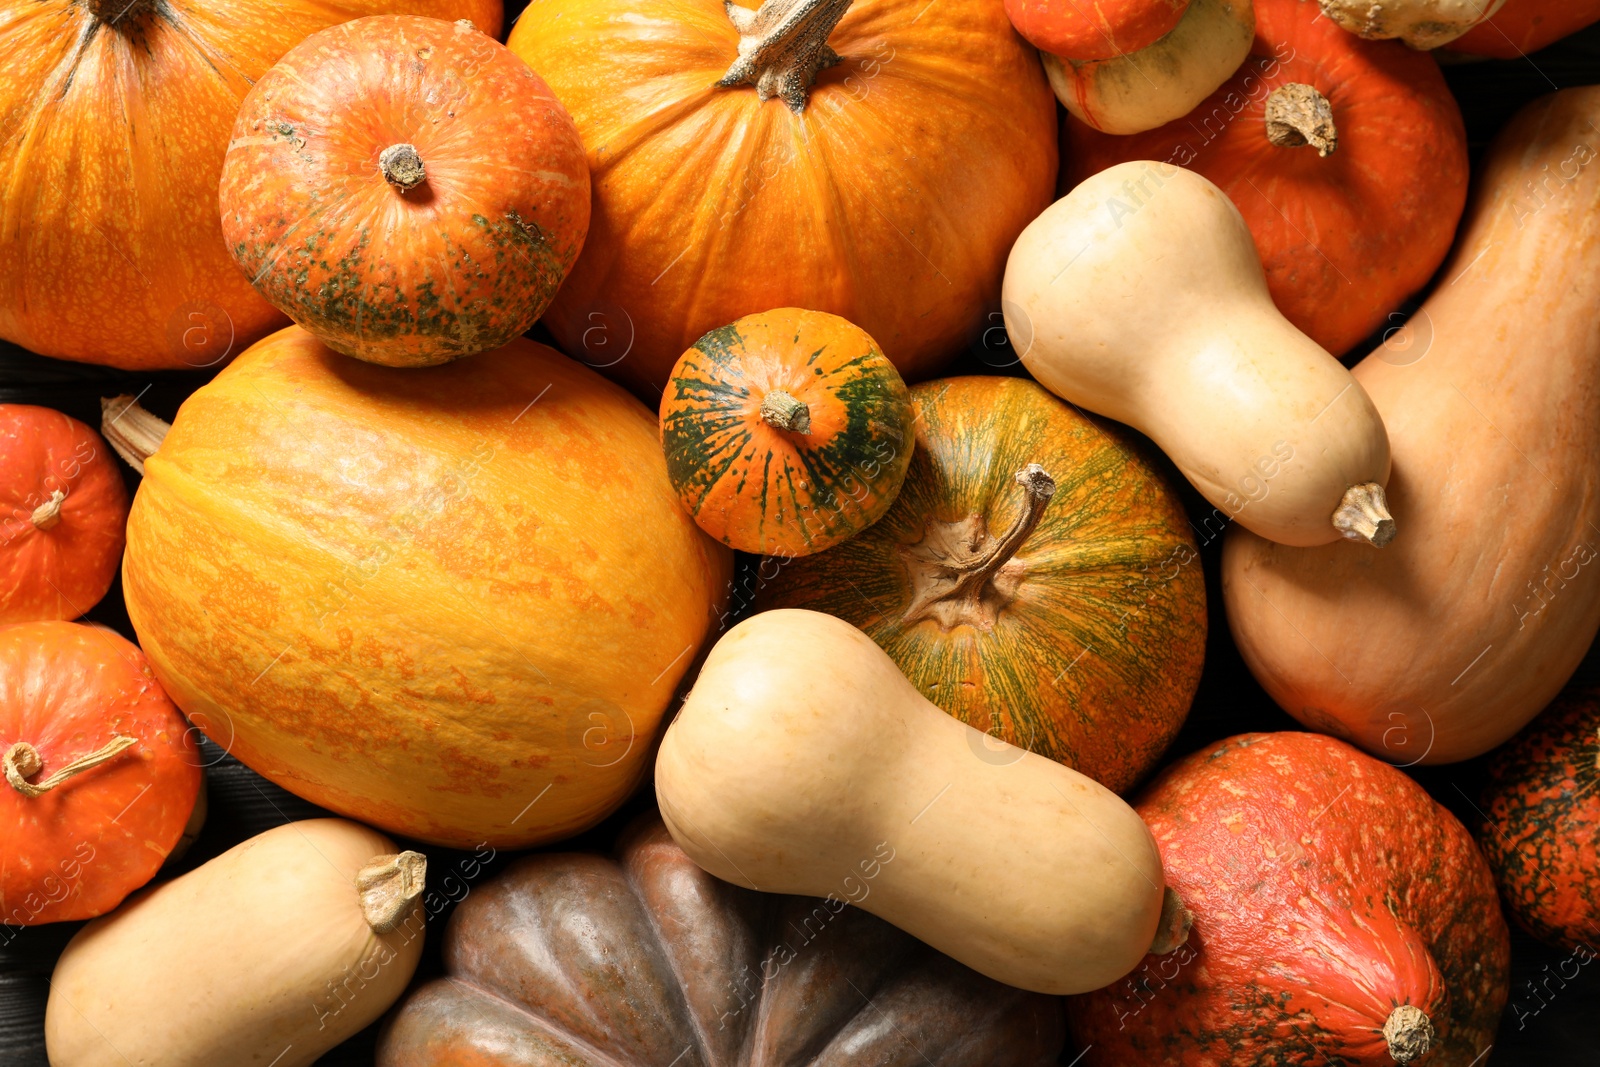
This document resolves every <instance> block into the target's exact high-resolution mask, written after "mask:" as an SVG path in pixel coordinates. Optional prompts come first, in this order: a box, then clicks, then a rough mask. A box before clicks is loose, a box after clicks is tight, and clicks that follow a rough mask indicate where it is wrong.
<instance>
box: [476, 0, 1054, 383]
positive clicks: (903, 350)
mask: <svg viewBox="0 0 1600 1067" xmlns="http://www.w3.org/2000/svg"><path fill="white" fill-rule="evenodd" d="M752 7H754V4H753V3H752V2H751V0H737V2H736V3H735V4H734V5H732V6H731V8H730V9H728V10H725V9H724V6H723V3H722V0H534V2H533V3H531V4H530V5H529V6H528V8H527V10H526V11H524V12H523V14H522V16H521V17H520V18H519V19H518V21H517V24H516V26H515V27H514V28H513V29H512V31H511V36H510V39H509V41H508V45H509V47H510V48H511V50H512V51H513V52H516V53H517V54H518V55H520V56H521V57H522V58H523V59H524V60H526V61H527V62H528V65H529V66H531V67H533V69H534V70H537V71H538V72H539V73H540V74H541V75H542V76H543V77H544V78H545V80H546V81H548V82H549V83H550V86H551V88H553V89H554V90H555V92H556V95H557V96H559V97H560V98H561V101H562V103H563V104H565V105H566V107H567V110H568V111H570V112H571V113H572V117H573V119H574V120H576V122H577V124H578V132H579V133H580V134H581V135H582V137H583V143H584V147H585V148H586V149H587V150H588V153H589V165H590V171H591V174H592V178H593V189H594V214H593V218H592V221H591V224H590V229H589V236H588V240H587V242H586V244H585V246H584V252H583V255H581V256H580V257H579V258H578V262H577V265H576V266H575V267H574V268H573V271H572V274H571V275H570V276H569V277H568V279H567V281H566V283H565V284H564V285H563V286H562V288H561V291H560V292H559V293H558V294H557V295H556V298H555V300H554V302H552V304H551V305H550V310H549V311H548V312H546V314H545V317H544V321H545V324H546V325H547V326H549V327H550V329H551V331H552V332H553V333H554V334H555V336H556V337H557V339H558V340H559V341H560V342H561V346H562V347H563V348H564V349H566V350H567V351H569V352H572V353H574V354H575V355H579V356H580V357H581V358H584V359H585V360H587V361H589V362H591V363H592V364H593V365H594V366H597V367H600V368H602V369H603V370H604V372H605V373H606V374H607V375H609V376H611V377H614V378H616V379H617V380H618V381H621V382H623V383H625V384H626V385H627V386H628V387H629V388H630V389H633V390H634V391H635V392H636V393H638V394H639V395H640V396H643V397H646V398H647V400H648V401H649V402H651V403H654V402H655V399H656V397H657V396H658V395H659V393H660V391H661V390H662V389H663V387H664V386H665V385H666V381H667V376H668V373H669V372H670V370H671V368H672V366H673V364H674V363H675V362H676V361H677V359H678V357H679V356H681V355H682V354H683V353H684V351H685V350H686V349H688V348H689V347H690V346H691V345H693V344H694V342H695V340H696V339H698V338H699V337H701V336H702V335H703V334H705V333H706V331H708V330H712V329H715V328H716V327H719V326H723V325H725V324H727V323H729V322H732V321H734V320H735V319H738V318H740V317H742V316H744V315H748V314H754V313H757V312H761V311H765V310H767V309H769V308H781V307H800V308H809V309H811V310H813V311H825V312H828V313H830V314H834V315H839V316H840V317H842V318H845V319H848V320H849V321H851V322H853V323H855V324H856V325H857V326H859V327H861V328H862V329H863V330H865V331H866V332H867V333H868V334H870V335H871V336H872V337H873V338H874V339H875V340H876V341H877V342H878V343H879V345H881V346H882V348H883V351H884V353H885V354H886V355H887V356H888V357H889V358H890V359H891V360H892V361H893V362H894V364H895V366H896V367H897V368H898V369H899V371H900V373H901V374H902V375H904V376H905V378H906V379H907V380H908V381H915V380H917V379H919V378H925V377H928V376H929V375H930V374H932V373H935V372H937V370H938V369H939V368H940V366H941V365H943V364H944V363H945V362H946V361H947V360H948V359H949V358H950V357H951V356H953V355H954V354H955V353H956V352H957V351H959V350H961V349H962V348H963V347H964V346H965V345H966V344H967V341H968V338H969V336H970V334H971V333H972V331H974V330H975V329H978V328H980V324H981V322H982V321H983V316H984V314H985V313H986V312H988V311H989V310H991V309H992V308H993V307H994V306H995V305H997V304H998V301H999V297H1000V275H1001V272H1002V270H1003V269H1004V266H1005V256H1006V250H1007V249H1008V248H1009V247H1010V245H1011V242H1012V241H1013V240H1014V239H1015V238H1016V235H1017V234H1018V233H1019V232H1020V231H1021V230H1022V227H1023V226H1025V225H1026V224H1027V222H1028V220H1029V219H1031V218H1033V217H1034V216H1035V215H1037V214H1038V213H1039V211H1040V210H1042V209H1043V208H1044V206H1045V205H1046V204H1048V203H1049V202H1050V198H1051V195H1052V192H1053V190H1054V187H1055V173H1056V167H1057V160H1056V158H1055V154H1054V153H1055V136H1056V134H1055V128H1054V127H1055V106H1054V103H1053V101H1052V100H1051V96H1050V90H1049V88H1048V86H1047V85H1046V84H1045V79H1044V76H1043V73H1042V71H1041V70H1040V68H1039V61H1038V57H1037V55H1036V54H1035V53H1034V52H1033V50H1032V49H1030V48H1029V47H1028V46H1027V44H1026V43H1025V42H1023V40H1022V39H1021V38H1020V37H1018V36H1017V34H1016V32H1015V31H1014V30H1013V29H1012V28H1011V26H1010V23H1009V22H1008V21H1007V20H1006V16H1005V11H1004V10H1003V8H1002V6H1001V4H1000V3H998V2H997V0H946V2H944V3H941V4H940V5H939V7H938V8H936V9H935V10H934V11H932V12H930V13H929V14H928V17H925V18H922V17H919V16H920V15H921V14H922V13H923V11H924V10H925V9H926V7H927V4H926V0H855V2H854V3H851V4H846V3H843V2H841V0H772V2H769V3H768V5H767V8H766V9H764V10H766V11H767V13H768V16H767V18H766V20H764V21H762V22H761V24H760V25H759V26H752V27H750V28H749V29H750V33H749V34H748V35H747V36H746V37H745V38H744V41H745V43H744V44H741V35H740V32H739V31H738V30H736V29H735V27H734V24H733V21H732V20H731V18H730V10H731V12H733V13H734V14H735V15H736V16H737V17H739V18H740V19H741V21H744V20H748V19H751V18H752V17H753V16H752V14H751V12H750V10H749V9H750V8H752ZM846 8H848V10H846ZM802 9H803V13H802ZM740 13H742V14H740ZM783 13H792V14H800V17H798V19H797V21H795V22H794V24H793V25H794V26H795V28H796V30H797V32H802V33H824V32H825V28H824V25H823V24H824V23H829V24H831V21H832V20H837V26H836V27H835V28H833V29H832V30H831V32H826V34H825V35H826V40H827V46H828V47H829V48H831V49H832V50H833V53H836V54H837V55H838V56H839V57H841V59H840V62H838V63H837V64H835V65H832V66H824V67H823V68H822V69H821V70H820V72H818V73H816V74H815V84H813V85H811V87H810V89H809V92H806V91H805V90H804V86H805V85H806V84H809V82H810V78H809V77H808V76H806V75H807V73H808V71H809V70H810V69H811V67H810V65H809V64H806V63H804V62H802V68H803V69H801V70H797V71H795V72H793V73H794V78H793V80H792V81H790V82H782V79H777V80H778V81H779V82H780V83H781V84H773V83H772V82H771V81H769V82H767V83H765V84H763V85H762V86H761V87H758V86H757V85H753V84H748V83H747V80H754V81H760V80H761V79H762V78H764V77H767V76H769V75H773V76H775V75H776V68H771V67H766V68H760V67H759V64H758V65H757V67H750V66H749V65H748V64H744V63H743V62H742V61H741V60H740V58H739V57H740V55H741V48H743V49H745V51H747V52H748V51H749V50H750V49H752V48H753V47H754V45H755V42H756V41H757V40H758V39H760V38H762V36H763V34H764V33H765V32H766V30H765V29H763V27H767V26H768V22H769V21H770V17H771V16H773V15H776V14H783ZM841 13H842V17H841ZM935 16H937V17H935ZM818 41H819V43H820V38H818ZM785 54H786V55H787V54H788V53H787V52H786V53H785ZM827 59H828V54H827V53H822V54H815V53H813V54H811V60H812V62H813V63H825V62H826V60H827ZM730 68H733V69H732V70H730ZM758 68H759V69H758ZM725 75H730V77H729V78H725V77H724V76H725ZM719 80H723V81H728V82H734V81H737V84H728V85H726V86H724V85H719ZM782 85H788V86H789V88H787V89H784V90H783V91H784V92H785V93H787V94H788V99H787V100H785V99H783V98H781V94H780V95H774V96H772V98H770V99H765V100H764V99H763V94H771V93H775V92H776V91H777V90H778V89H779V88H781V87H782ZM795 105H799V106H800V107H801V108H802V110H799V111H796V110H794V109H793V108H794V106H795Z"/></svg>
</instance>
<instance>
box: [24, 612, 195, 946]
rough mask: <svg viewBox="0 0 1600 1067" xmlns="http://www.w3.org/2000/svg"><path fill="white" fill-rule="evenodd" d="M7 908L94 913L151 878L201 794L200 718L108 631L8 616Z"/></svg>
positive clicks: (51, 915) (41, 917)
mask: <svg viewBox="0 0 1600 1067" xmlns="http://www.w3.org/2000/svg"><path fill="white" fill-rule="evenodd" d="M0 772H3V774H4V778H5V780H4V782H0V836H3V838H4V840H5V842H6V851H5V862H4V863H3V864H0V921H3V922H5V923H8V924H10V925H12V926H33V925H36V924H38V923H50V922H61V921H63V920H67V919H88V918H92V917H94V916H96V915H102V914H104V913H105V912H108V911H110V910H111V909H112V908H114V907H116V906H117V905H118V904H119V903H121V902H122V898H123V897H125V896H127V895H128V894H129V893H131V892H132V891H133V890H135V889H137V888H139V887H140V886H142V885H144V884H145V883H146V882H148V881H149V880H150V878H151V876H152V875H154V874H155V873H156V871H157V870H158V869H159V868H160V866H161V864H162V861H163V860H165V859H166V858H167V855H168V854H169V853H170V852H172V851H173V849H174V848H176V847H177V845H178V842H179V839H180V838H181V837H182V836H183V834H184V830H185V827H186V825H187V824H188V822H189V817H190V814H191V813H192V812H193V811H194V809H195V802H196V799H197V797H198V796H199V794H200V758H199V753H198V752H197V750H196V748H195V744H194V739H193V738H192V737H191V736H190V735H189V732H188V724H186V723H185V722H184V721H183V717H182V716H181V715H179V714H178V709H177V708H175V707H173V705H172V701H170V700H168V699H167V695H166V694H165V693H164V692H162V691H161V687H160V686H159V685H157V684H156V680H155V678H154V677H152V675H151V673H150V668H149V665H148V664H147V663H146V662H145V658H144V656H143V655H142V654H141V653H140V652H139V650H138V649H137V648H135V647H134V646H133V645H131V644H129V643H128V642H127V641H125V640H124V639H123V638H121V637H119V636H117V635H116V634H114V633H112V632H111V631H110V630H106V629H102V628H101V627H98V626H85V625H80V624H78V623H71V622H60V621H55V620H51V621H45V622H25V623H16V624H14V625H11V626H4V627H0Z"/></svg>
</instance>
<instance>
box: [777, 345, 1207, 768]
mask: <svg viewBox="0 0 1600 1067" xmlns="http://www.w3.org/2000/svg"><path fill="white" fill-rule="evenodd" d="M911 397H912V408H913V411H914V413H915V433H916V436H915V448H914V450H913V452H912V456H911V467H910V470H909V471H908V473H907V475H906V480H905V483H904V485H903V486H902V487H901V490H900V495H899V496H898V497H897V498H896V499H895V502H894V505H893V506H892V507H891V508H890V509H889V512H888V513H887V514H886V515H885V516H884V517H883V518H882V519H880V520H879V521H878V522H877V523H876V524H875V525H873V526H871V527H869V528H868V529H867V530H865V531H863V532H862V533H860V534H858V535H856V536H855V537H853V538H851V539H850V540H848V541H846V542H844V543H843V544H841V545H839V546H838V547H836V548H833V549H830V550H829V551H827V552H824V553H821V554H820V555H816V556H811V557H806V558H803V559H796V560H791V561H777V563H778V565H777V566H776V567H774V568H773V569H774V570H775V571H776V574H775V576H774V577H773V578H772V580H771V582H770V583H768V584H767V585H765V586H763V588H762V589H761V590H760V591H759V593H758V594H757V599H756V606H757V608H758V609H759V610H767V609H770V608H777V607H790V608H809V609H811V610H813V611H823V612H826V613H828V614H830V615H836V616H838V617H839V618H842V619H844V620H846V621H847V622H849V623H851V624H853V625H855V626H857V627H859V628H861V629H862V630H864V631H865V632H866V633H867V635H868V636H869V637H871V638H872V639H873V640H874V641H876V642H877V643H878V644H879V645H880V646H882V647H883V649H884V650H885V651H886V652H888V653H889V656H890V658H891V659H893V660H894V661H895V663H896V665H898V666H899V668H900V670H901V671H902V672H903V673H904V674H905V675H906V677H907V678H908V679H909V680H910V681H911V683H912V684H913V685H915V686H916V687H917V690H918V691H919V692H920V693H922V695H923V696H925V697H927V698H928V699H929V700H930V701H932V702H933V703H935V704H937V705H938V706H939V707H941V708H943V709H944V710H945V711H947V712H949V713H950V714H952V715H954V716H955V717H956V718H958V719H960V720H961V721H962V722H964V723H966V724H968V725H969V726H973V727H975V728H977V729H979V730H982V731H983V732H985V733H987V734H990V735H992V736H994V737H996V738H998V739H1000V740H1002V741H1007V742H1010V743H1011V744H1014V745H1016V746H1018V747H1019V748H1026V749H1028V750H1030V751H1032V752H1037V753H1039V754H1040V755H1043V756H1046V757H1048V758H1050V759H1053V760H1057V761H1059V762H1061V763H1065V764H1066V765H1067V766H1069V767H1072V768H1074V769H1076V770H1078V771H1080V772H1082V773H1083V774H1086V775H1088V776H1089V777H1091V778H1093V779H1095V780H1096V781H1098V782H1100V783H1101V784H1102V785H1105V786H1107V787H1108V788H1110V789H1112V790H1115V791H1118V792H1121V791H1123V790H1125V789H1127V788H1128V787H1130V786H1131V785H1133V784H1134V782H1136V781H1137V780H1138V779H1139V778H1140V777H1142V776H1143V775H1144V773H1145V772H1146V771H1148V770H1149V769H1150V768H1151V767H1153V766H1154V765H1155V762H1156V760H1157V759H1158V758H1159V757H1160V756H1161V753H1162V752H1163V751H1164V750H1165V749H1166V747H1167V744H1168V742H1170V741H1171V740H1172V738H1173V736H1174V735H1176V734H1177V732H1178V729H1179V728H1180V727H1181V726H1182V725H1183V720H1184V717H1185V716H1186V715H1188V712H1189V704H1190V702H1191V701H1192V700H1193V699H1194V692H1195V687H1196V686H1197V685H1199V682H1200V669H1201V665H1202V661H1203V659H1204V656H1205V644H1206V599H1205V580H1204V576H1203V575H1202V573H1201V570H1200V558H1199V551H1198V550H1197V549H1196V547H1195V543H1194V537H1193V534H1192V533H1191V532H1190V529H1189V525H1188V521H1187V519H1186V517H1185V516H1184V512H1183V508H1182V506H1181V505H1180V504H1179V503H1178V500H1177V497H1176V496H1175V495H1174V494H1173V492H1172V490H1171V488H1170V487H1169V486H1167V485H1166V483H1165V482H1164V480H1163V479H1162V477H1161V476H1160V475H1159V474H1157V473H1156V472H1155V471H1154V470H1152V469H1151V468H1150V466H1149V465H1148V463H1147V462H1146V461H1145V460H1144V459H1143V458H1142V457H1141V456H1140V455H1139V454H1138V452H1137V451H1136V450H1135V449H1134V447H1133V446H1132V445H1131V444H1130V443H1129V441H1128V440H1127V439H1126V438H1125V437H1123V436H1122V434H1121V433H1120V431H1118V430H1116V429H1115V428H1113V427H1110V426H1107V425H1103V424H1100V423H1096V422H1092V421H1090V420H1089V419H1087V418H1085V417H1084V416H1082V415H1080V414H1078V412H1076V411H1075V410H1073V409H1072V408H1071V407H1069V406H1068V405H1066V404H1064V403H1062V402H1061V401H1059V400H1057V399H1056V398H1055V397H1053V396H1051V395H1050V394H1049V393H1047V392H1045V391H1044V390H1043V389H1041V388H1040V387H1039V386H1037V385H1035V384H1034V383H1032V382H1030V381H1026V380H1023V379H1019V378H998V377H970V378H945V379H941V380H939V381H933V382H925V383H923V384H922V385H918V386H915V387H913V389H912V390H911ZM1028 464H1039V465H1040V466H1041V467H1042V468H1043V470H1044V472H1045V474H1046V475H1048V476H1049V478H1050V479H1052V480H1053V481H1054V485H1053V486H1052V487H1049V488H1046V487H1045V486H1043V485H1042V484H1041V485H1028V486H1025V485H1019V481H1018V478H1017V472H1018V471H1021V470H1023V469H1024V468H1026V467H1027V465H1028ZM1046 494H1048V495H1046ZM1034 520H1036V525H1032V526H1029V525H1027V524H1028V522H1029V521H1034ZM1018 535H1020V536H1021V537H1022V540H1021V541H1020V542H1019V541H1017V536H1018ZM952 572H953V573H954V574H956V575H964V576H965V577H964V578H962V579H961V580H960V581H959V582H954V583H953V582H952V581H951V580H950V579H951V574H952Z"/></svg>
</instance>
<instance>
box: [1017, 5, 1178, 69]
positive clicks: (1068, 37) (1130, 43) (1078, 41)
mask: <svg viewBox="0 0 1600 1067" xmlns="http://www.w3.org/2000/svg"><path fill="white" fill-rule="evenodd" d="M1188 7H1189V0H1098V2H1096V3H1091V4H1082V3H1079V2H1078V0H1006V15H1007V17H1009V18H1010V19H1011V25H1013V26H1015V27H1016V28H1017V32H1018V33H1020V34H1022V36H1023V37H1025V38H1026V39H1027V41H1028V43H1029V44H1031V45H1033V47H1035V48H1037V49H1039V51H1041V52H1049V53H1050V54H1051V55H1057V56H1062V57H1064V58H1067V59H1110V58H1111V57H1113V56H1124V55H1127V54H1128V53H1129V52H1137V51H1139V50H1140V49H1141V48H1148V47H1149V46H1150V45H1153V44H1155V43H1156V41H1157V40H1159V39H1160V38H1161V37H1162V36H1163V35H1165V34H1166V33H1168V32H1170V31H1171V29H1172V28H1173V27H1174V26H1176V25H1177V24H1178V20H1180V19H1182V18H1183V13H1184V12H1185V11H1186V10H1188Z"/></svg>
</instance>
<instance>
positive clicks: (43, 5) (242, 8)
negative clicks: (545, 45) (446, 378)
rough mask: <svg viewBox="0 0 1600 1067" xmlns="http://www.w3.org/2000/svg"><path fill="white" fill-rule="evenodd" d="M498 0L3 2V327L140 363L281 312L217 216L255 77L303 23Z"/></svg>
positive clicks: (85, 352)
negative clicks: (226, 162)
mask: <svg viewBox="0 0 1600 1067" xmlns="http://www.w3.org/2000/svg"><path fill="white" fill-rule="evenodd" d="M381 11H409V12H414V13H417V14H433V15H442V16H446V17H451V18H470V19H472V20H473V21H474V22H475V23H476V24H477V25H478V26H480V27H482V28H483V29H484V30H485V32H487V33H490V34H498V32H499V28H500V20H501V17H502V11H501V5H500V4H499V3H498V2H497V0H329V2H318V3H310V2H307V0H271V2H269V0H187V2H185V3H183V4H181V5H174V4H169V3H158V2H156V0H0V52H3V53H4V54H5V55H6V56H7V57H8V59H7V62H6V64H5V69H4V71H3V72H0V129H3V130H5V131H6V133H5V135H4V139H3V140H0V145H3V150H0V190H4V192H3V193H0V220H3V225H0V338H4V339H5V340H8V341H13V342H15V343H16V344H19V345H21V346H23V347H24V348H27V349H31V350H32V351H34V352H39V353H43V354H44V355H47V356H59V357H61V358H63V359H75V360H80V361H84V362H89V363H108V364H110V365H112V366H116V367H127V368H136V369H145V368H156V367H209V366H215V365H217V364H219V363H221V362H222V361H223V360H224V359H226V358H227V357H228V356H230V355H232V354H233V353H234V352H236V351H238V350H239V349H240V348H243V347H244V346H245V345H247V344H249V343H250V342H251V341H253V340H255V339H256V338H257V337H260V336H261V335H262V334H264V333H266V332H268V331H269V330H271V329H273V328H275V327H276V326H277V325H279V324H281V323H282V321H283V319H282V316H280V315H279V314H278V312H277V311H276V310H274V309H273V308H272V306H271V305H269V304H268V303H267V302H266V301H264V300H262V299H261V298H260V297H259V296H257V295H256V293H255V291H254V290H253V289H252V288H251V287H250V282H249V279H247V278H245V277H244V276H243V275H242V274H240V273H239V269H238V268H237V267H235V266H234V265H233V262H232V261H231V260H230V258H229V256H228V253H227V250H226V246H225V245H224V243H223V240H222V234H221V230H220V228H219V224H218V213H217V179H218V176H219V175H220V174H221V173H222V157H223V152H224V150H225V149H226V147H227V144H228V131H229V130H230V129H231V128H232V127H233V120H234V116H235V115H236V114H237V113H238V110H239V101H240V100H241V99H243V98H244V95H245V93H246V91H247V90H248V89H249V88H250V85H251V83H252V82H253V81H254V80H255V79H257V78H260V77H261V76H262V75H263V74H265V73H266V71H267V68H268V67H270V66H272V64H273V63H275V62H276V61H277V60H278V58H279V57H280V56H282V55H283V54H284V53H285V52H287V51H288V50H289V49H290V48H291V47H293V46H294V45H295V44H297V43H298V42H299V41H300V40H301V39H302V38H304V37H305V36H306V35H307V34H310V33H314V32H316V31H317V30H320V29H322V28H323V27H325V26H330V25H332V24H334V23H336V22H343V21H345V20H347V19H353V18H359V17H361V16H362V15H370V14H375V13H378V12H381Z"/></svg>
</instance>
